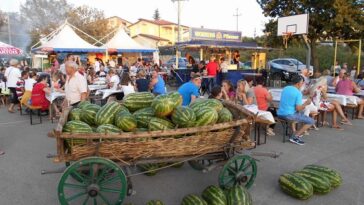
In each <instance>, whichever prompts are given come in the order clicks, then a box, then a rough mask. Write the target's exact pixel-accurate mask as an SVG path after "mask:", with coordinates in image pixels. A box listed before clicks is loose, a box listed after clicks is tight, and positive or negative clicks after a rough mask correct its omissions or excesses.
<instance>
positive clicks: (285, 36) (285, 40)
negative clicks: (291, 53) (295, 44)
mask: <svg viewBox="0 0 364 205" xmlns="http://www.w3.org/2000/svg"><path fill="white" fill-rule="evenodd" d="M292 35H293V32H283V33H282V37H283V45H284V47H285V48H286V49H287V48H288V40H289V39H290V38H291V37H292Z"/></svg>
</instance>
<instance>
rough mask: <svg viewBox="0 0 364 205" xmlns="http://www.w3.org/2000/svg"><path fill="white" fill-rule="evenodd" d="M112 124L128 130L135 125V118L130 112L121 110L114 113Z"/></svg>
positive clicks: (132, 128)
mask: <svg viewBox="0 0 364 205" xmlns="http://www.w3.org/2000/svg"><path fill="white" fill-rule="evenodd" d="M114 124H115V125H116V126H117V127H118V128H120V129H122V130H123V131H126V132H130V131H132V130H134V129H135V128H136V127H137V120H136V119H135V117H134V116H133V115H132V114H130V113H128V112H125V111H123V110H122V111H120V112H119V113H118V114H116V115H115V123H114Z"/></svg>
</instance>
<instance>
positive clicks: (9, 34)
mask: <svg viewBox="0 0 364 205" xmlns="http://www.w3.org/2000/svg"><path fill="white" fill-rule="evenodd" d="M8 38H9V44H10V45H11V44H12V42H11V30H10V14H9V13H8Z"/></svg>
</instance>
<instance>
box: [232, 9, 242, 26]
mask: <svg viewBox="0 0 364 205" xmlns="http://www.w3.org/2000/svg"><path fill="white" fill-rule="evenodd" d="M233 16H234V17H236V31H239V17H240V16H241V13H239V8H236V14H234V15H233Z"/></svg>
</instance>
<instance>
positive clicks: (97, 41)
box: [66, 21, 104, 45]
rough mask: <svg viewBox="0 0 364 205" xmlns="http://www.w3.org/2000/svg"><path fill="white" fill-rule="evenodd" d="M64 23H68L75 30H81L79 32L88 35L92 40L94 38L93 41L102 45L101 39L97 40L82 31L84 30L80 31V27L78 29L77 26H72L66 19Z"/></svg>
mask: <svg viewBox="0 0 364 205" xmlns="http://www.w3.org/2000/svg"><path fill="white" fill-rule="evenodd" d="M66 24H68V25H69V26H71V27H72V28H73V29H76V30H77V31H79V32H81V33H83V34H85V35H86V36H88V37H90V38H92V40H95V41H96V43H101V44H102V45H104V44H103V43H102V42H101V41H99V40H97V39H96V38H94V37H92V36H91V35H89V34H87V33H85V32H84V31H82V30H81V29H79V28H77V27H75V26H73V25H72V24H70V23H68V22H67V21H66Z"/></svg>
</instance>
